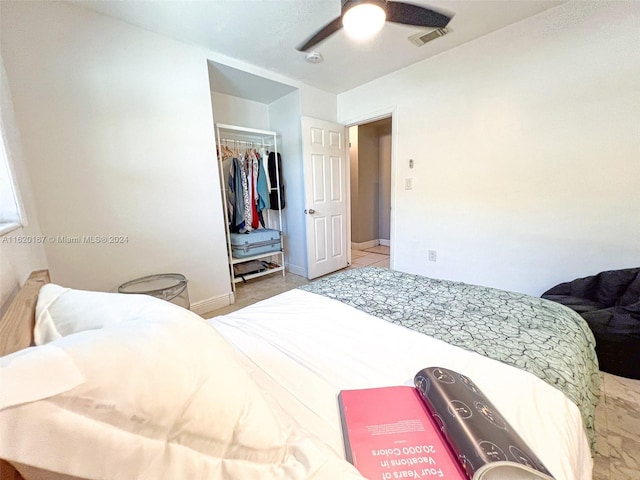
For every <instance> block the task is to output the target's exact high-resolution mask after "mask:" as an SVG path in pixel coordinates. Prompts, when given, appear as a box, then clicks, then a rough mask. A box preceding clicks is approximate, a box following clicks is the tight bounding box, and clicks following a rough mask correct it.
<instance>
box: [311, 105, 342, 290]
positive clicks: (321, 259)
mask: <svg viewBox="0 0 640 480" xmlns="http://www.w3.org/2000/svg"><path fill="white" fill-rule="evenodd" d="M345 134H346V128H345V127H344V126H342V125H338V124H337V123H332V122H327V121H324V120H317V119H315V118H309V117H302V137H303V142H302V153H303V156H304V187H305V217H306V229H307V266H308V270H307V277H308V278H309V279H312V278H316V277H319V276H321V275H326V274H327V273H331V272H335V271H336V270H340V269H341V268H345V267H346V266H347V261H348V257H347V254H348V252H347V211H348V210H347V207H348V203H347V159H348V157H347V146H346V144H345V143H346V139H345Z"/></svg>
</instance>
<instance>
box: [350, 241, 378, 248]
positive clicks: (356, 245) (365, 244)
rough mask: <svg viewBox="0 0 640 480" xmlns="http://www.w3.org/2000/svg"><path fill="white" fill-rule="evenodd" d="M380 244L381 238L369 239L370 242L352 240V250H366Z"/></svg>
mask: <svg viewBox="0 0 640 480" xmlns="http://www.w3.org/2000/svg"><path fill="white" fill-rule="evenodd" d="M378 245H380V240H377V239H376V240H369V241H368V242H362V243H355V242H351V250H366V249H367V248H373V247H377V246H378Z"/></svg>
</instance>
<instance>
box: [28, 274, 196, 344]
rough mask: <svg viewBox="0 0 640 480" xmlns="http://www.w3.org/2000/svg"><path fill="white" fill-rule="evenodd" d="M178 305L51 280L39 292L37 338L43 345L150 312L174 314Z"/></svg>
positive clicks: (35, 329) (144, 296) (34, 332)
mask: <svg viewBox="0 0 640 480" xmlns="http://www.w3.org/2000/svg"><path fill="white" fill-rule="evenodd" d="M176 309H181V310H184V309H182V307H179V306H177V305H174V304H172V303H169V302H167V301H165V300H161V299H159V298H155V297H152V296H149V295H135V294H134V295H130V294H124V293H106V292H91V291H85V290H73V289H71V288H64V287H61V286H60V285H56V284H53V283H48V284H46V285H43V286H42V288H41V289H40V292H39V293H38V300H37V303H36V322H35V327H34V330H33V336H34V342H35V344H36V345H43V344H45V343H47V342H51V341H53V340H57V339H58V338H61V337H64V336H66V335H71V334H72V333H77V332H82V331H85V330H93V329H96V328H102V327H104V326H105V325H110V324H112V323H117V322H122V321H124V320H135V319H136V318H141V317H144V316H147V315H151V314H154V315H172V314H173V313H174V312H175V311H176Z"/></svg>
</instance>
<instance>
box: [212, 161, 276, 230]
mask: <svg viewBox="0 0 640 480" xmlns="http://www.w3.org/2000/svg"><path fill="white" fill-rule="evenodd" d="M224 170H226V169H225V168H224V164H223V171H224ZM264 177H265V174H264V167H263V166H262V156H261V155H260V154H259V153H258V152H257V151H256V150H253V149H249V150H247V151H246V152H244V153H239V154H237V155H235V156H234V157H233V158H231V160H230V165H229V172H228V175H227V187H228V195H227V199H228V205H227V208H228V211H229V219H230V225H229V227H230V230H231V232H233V233H237V232H249V231H251V230H255V229H257V228H259V227H260V225H262V227H264V226H265V223H264V218H263V215H262V212H263V210H264V209H265V208H267V205H268V204H267V201H268V197H269V190H268V187H267V181H266V179H265V178H264Z"/></svg>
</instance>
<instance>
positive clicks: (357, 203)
mask: <svg viewBox="0 0 640 480" xmlns="http://www.w3.org/2000/svg"><path fill="white" fill-rule="evenodd" d="M391 138H392V119H391V117H386V118H382V119H378V120H375V121H369V122H365V123H361V124H358V125H353V126H351V127H349V169H350V192H351V250H352V252H356V251H365V250H370V251H371V249H375V248H376V247H379V246H380V247H382V248H384V249H385V253H387V255H388V252H389V249H390V246H391V152H392V144H391ZM352 255H353V253H352ZM356 258H357V257H356V256H355V255H354V256H353V258H352V263H353V262H354V261H355V259H356Z"/></svg>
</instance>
